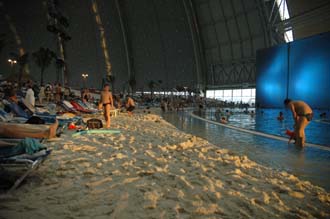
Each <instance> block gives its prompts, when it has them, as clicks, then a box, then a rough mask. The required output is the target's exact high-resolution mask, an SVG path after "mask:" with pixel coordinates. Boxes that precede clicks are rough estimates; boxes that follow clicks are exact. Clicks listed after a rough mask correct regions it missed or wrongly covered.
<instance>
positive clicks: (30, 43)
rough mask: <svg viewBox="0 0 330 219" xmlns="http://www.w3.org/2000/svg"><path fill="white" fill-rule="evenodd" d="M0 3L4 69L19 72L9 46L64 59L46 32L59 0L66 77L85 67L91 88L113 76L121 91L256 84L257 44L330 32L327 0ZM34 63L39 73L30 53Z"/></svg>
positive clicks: (51, 73) (51, 74)
mask: <svg viewBox="0 0 330 219" xmlns="http://www.w3.org/2000/svg"><path fill="white" fill-rule="evenodd" d="M281 1H283V2H286V4H287V5H288V9H289V13H290V15H291V17H290V18H289V19H286V20H281V16H279V12H278V9H279V8H280V5H279V2H281ZM0 2H1V5H0V6H1V7H0V12H1V14H0V17H1V19H0V26H1V30H2V32H4V33H5V34H6V38H7V40H6V45H5V47H4V48H3V49H2V51H1V54H0V66H1V72H0V74H4V75H8V74H10V73H11V72H12V71H14V72H15V71H17V70H18V66H16V67H15V66H14V69H13V68H10V65H9V64H8V63H7V59H8V58H9V56H10V55H9V54H10V53H11V52H16V53H21V52H22V51H25V52H29V53H32V52H33V51H36V50H38V48H39V47H40V46H43V47H48V48H50V49H52V50H54V51H56V52H57V54H58V56H59V57H61V56H60V52H61V51H59V49H58V48H59V47H58V39H57V36H56V35H54V34H52V33H50V32H48V31H47V30H46V27H47V25H49V24H50V23H52V22H54V21H51V16H50V15H49V4H50V3H54V2H55V3H57V7H58V9H57V10H58V11H60V13H61V14H63V15H64V16H65V17H66V18H68V21H69V27H68V28H66V29H67V34H68V35H69V36H70V37H72V40H70V41H67V42H65V45H64V47H63V50H65V51H64V52H65V59H66V60H65V61H66V63H67V67H68V68H67V69H68V71H67V78H68V82H69V83H70V84H71V85H72V86H76V87H79V86H81V84H82V80H83V79H82V77H81V75H82V73H88V75H89V76H88V78H87V84H88V86H91V87H100V85H101V83H102V79H104V78H106V76H107V75H112V79H114V84H115V86H116V89H117V90H122V89H127V88H128V85H129V84H131V85H134V87H136V89H138V90H148V89H149V86H148V85H149V84H150V81H153V82H155V84H157V86H156V89H158V90H171V89H172V88H175V87H176V86H187V87H191V88H205V87H208V88H216V87H225V86H230V87H234V86H242V84H243V86H253V85H254V83H255V53H256V50H258V49H261V48H265V47H269V46H271V45H274V44H278V43H282V42H285V40H284V37H283V33H284V32H285V31H287V30H293V36H294V38H296V39H297V38H302V37H306V36H309V35H311V34H317V33H320V32H324V31H329V26H330V25H329V23H330V22H329V20H330V19H329V14H330V13H328V12H329V8H330V7H329V1H326V0H317V1H313V3H311V1H308V0H304V1H297V0H286V1H285V0H231V1H227V0H162V1H159V0H139V1H135V0H88V1H78V0H66V1H61V0H48V1H47V3H48V4H46V2H45V1H42V0H39V1H32V2H31V1H19V0H11V1H5V0H2V1H0ZM320 20H321V25H318V26H316V25H315V22H320ZM307 24H309V27H307V26H308V25H307ZM295 27H297V28H296V29H295ZM29 69H30V74H32V75H33V76H34V78H39V75H40V73H39V72H40V69H39V68H38V66H36V65H35V64H34V63H33V60H32V59H30V63H29ZM45 74H46V81H55V80H57V79H58V76H57V71H56V67H55V65H51V66H49V67H48V68H47V69H46V73H45ZM61 77H62V76H61Z"/></svg>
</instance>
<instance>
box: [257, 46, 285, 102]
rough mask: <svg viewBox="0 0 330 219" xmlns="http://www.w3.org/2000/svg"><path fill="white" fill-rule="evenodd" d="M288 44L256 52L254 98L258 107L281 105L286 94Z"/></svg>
mask: <svg viewBox="0 0 330 219" xmlns="http://www.w3.org/2000/svg"><path fill="white" fill-rule="evenodd" d="M287 51H288V45H287V44H283V45H279V46H276V47H272V48H269V49H264V50H260V51H258V52H257V81H256V99H257V105H258V106H259V107H266V108H278V107H282V106H283V100H284V99H285V98H286V95H287V84H288V82H287V79H288V76H287V69H288V56H287Z"/></svg>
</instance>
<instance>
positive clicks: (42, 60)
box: [32, 47, 56, 84]
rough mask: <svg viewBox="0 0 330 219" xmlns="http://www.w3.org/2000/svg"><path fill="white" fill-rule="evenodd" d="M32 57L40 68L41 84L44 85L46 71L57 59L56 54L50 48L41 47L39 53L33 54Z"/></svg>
mask: <svg viewBox="0 0 330 219" xmlns="http://www.w3.org/2000/svg"><path fill="white" fill-rule="evenodd" d="M32 57H33V60H34V62H35V63H36V65H37V66H38V67H39V68H40V84H43V83H44V72H45V69H46V68H48V67H49V65H50V64H51V63H52V60H53V59H55V58H56V54H55V53H54V52H53V51H51V50H50V49H49V48H44V47H40V48H39V50H38V51H35V52H34V53H32Z"/></svg>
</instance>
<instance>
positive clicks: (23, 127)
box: [0, 120, 58, 138]
mask: <svg viewBox="0 0 330 219" xmlns="http://www.w3.org/2000/svg"><path fill="white" fill-rule="evenodd" d="M57 127H58V121H57V120H56V121H55V123H54V124H51V125H31V124H19V123H4V122H0V136H1V137H6V138H55V137H56V131H57Z"/></svg>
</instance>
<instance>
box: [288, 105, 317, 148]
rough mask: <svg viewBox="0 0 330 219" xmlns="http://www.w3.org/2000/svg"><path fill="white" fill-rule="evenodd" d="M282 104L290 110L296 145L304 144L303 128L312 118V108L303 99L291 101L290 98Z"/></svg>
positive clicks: (302, 145)
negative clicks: (293, 122)
mask: <svg viewBox="0 0 330 219" xmlns="http://www.w3.org/2000/svg"><path fill="white" fill-rule="evenodd" d="M284 105H285V106H286V107H287V108H289V109H290V110H291V112H292V116H293V119H294V121H295V126H294V128H295V130H294V134H295V137H296V143H295V144H296V145H298V146H301V147H304V146H305V140H306V137H305V128H306V126H307V125H308V124H309V122H310V121H311V120H312V119H313V110H312V109H311V108H310V106H309V105H308V104H307V103H305V102H304V101H298V100H297V101H293V100H290V99H286V100H284Z"/></svg>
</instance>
